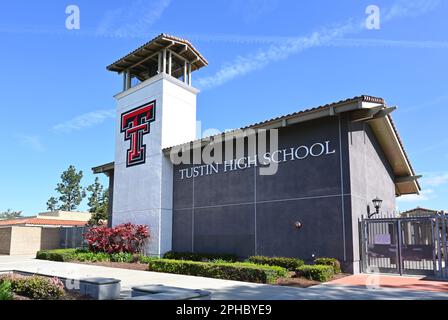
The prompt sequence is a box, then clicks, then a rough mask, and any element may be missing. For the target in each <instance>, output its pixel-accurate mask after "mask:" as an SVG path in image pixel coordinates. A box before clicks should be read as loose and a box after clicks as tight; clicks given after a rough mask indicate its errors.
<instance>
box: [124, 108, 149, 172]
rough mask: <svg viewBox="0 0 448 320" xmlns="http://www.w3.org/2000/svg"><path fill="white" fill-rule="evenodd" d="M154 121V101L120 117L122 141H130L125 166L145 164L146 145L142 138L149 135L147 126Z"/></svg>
mask: <svg viewBox="0 0 448 320" xmlns="http://www.w3.org/2000/svg"><path fill="white" fill-rule="evenodd" d="M155 119H156V101H155V100H154V101H151V102H149V103H146V104H144V105H142V106H140V107H137V108H134V109H132V110H129V111H126V112H125V113H123V114H122V115H121V126H120V131H121V132H122V133H123V132H124V140H125V141H128V140H130V147H129V149H128V153H127V157H126V166H127V167H130V166H135V165H138V164H142V163H145V159H146V145H145V144H144V143H143V136H144V135H145V134H148V133H149V129H150V127H149V124H150V123H151V122H153V121H154V120H155Z"/></svg>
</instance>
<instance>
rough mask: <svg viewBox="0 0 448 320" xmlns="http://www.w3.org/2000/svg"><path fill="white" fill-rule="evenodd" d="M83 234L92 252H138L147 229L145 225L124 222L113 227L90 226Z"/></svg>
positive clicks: (146, 236) (147, 234) (146, 234)
mask: <svg viewBox="0 0 448 320" xmlns="http://www.w3.org/2000/svg"><path fill="white" fill-rule="evenodd" d="M83 236H84V239H85V240H86V241H87V243H88V245H89V249H90V251H93V252H106V253H119V252H128V253H140V252H141V249H142V247H143V243H144V241H145V239H147V238H149V231H148V227H147V226H144V225H134V224H131V223H125V224H120V225H118V226H116V227H114V228H107V227H92V228H90V229H89V230H88V231H87V232H86V233H84V234H83Z"/></svg>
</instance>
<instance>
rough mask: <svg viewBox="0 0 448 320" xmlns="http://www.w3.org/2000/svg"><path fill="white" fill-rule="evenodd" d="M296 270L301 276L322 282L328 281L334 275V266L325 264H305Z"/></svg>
mask: <svg viewBox="0 0 448 320" xmlns="http://www.w3.org/2000/svg"><path fill="white" fill-rule="evenodd" d="M296 272H297V274H298V275H299V276H303V277H305V278H307V279H310V280H316V281H320V282H325V281H328V280H330V279H331V278H332V277H333V276H334V269H333V267H332V266H325V265H312V266H310V265H304V266H301V267H299V268H298V269H297V270H296Z"/></svg>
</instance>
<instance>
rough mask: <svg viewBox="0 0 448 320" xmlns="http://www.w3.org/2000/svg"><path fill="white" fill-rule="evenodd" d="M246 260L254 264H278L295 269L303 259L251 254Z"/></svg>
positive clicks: (302, 263)
mask: <svg viewBox="0 0 448 320" xmlns="http://www.w3.org/2000/svg"><path fill="white" fill-rule="evenodd" d="M247 261H249V262H251V263H256V264H266V265H269V266H278V267H282V268H285V269H287V270H290V271H295V270H296V269H297V268H299V267H301V266H303V265H304V262H303V260H300V259H296V258H285V257H265V256H251V257H249V258H248V259H247Z"/></svg>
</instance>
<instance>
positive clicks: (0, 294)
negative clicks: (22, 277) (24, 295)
mask: <svg viewBox="0 0 448 320" xmlns="http://www.w3.org/2000/svg"><path fill="white" fill-rule="evenodd" d="M12 299H13V294H12V289H11V282H9V281H3V282H0V300H12Z"/></svg>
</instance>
